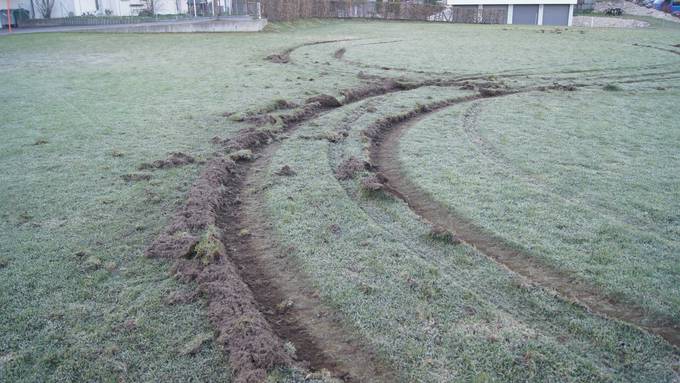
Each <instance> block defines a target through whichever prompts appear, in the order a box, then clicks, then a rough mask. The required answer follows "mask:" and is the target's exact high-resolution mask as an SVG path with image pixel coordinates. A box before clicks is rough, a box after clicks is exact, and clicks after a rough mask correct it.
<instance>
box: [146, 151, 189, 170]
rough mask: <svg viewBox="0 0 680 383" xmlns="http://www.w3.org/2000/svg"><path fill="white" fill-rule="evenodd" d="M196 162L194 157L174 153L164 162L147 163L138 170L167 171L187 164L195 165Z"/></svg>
mask: <svg viewBox="0 0 680 383" xmlns="http://www.w3.org/2000/svg"><path fill="white" fill-rule="evenodd" d="M195 161H196V160H195V159H194V157H192V156H190V155H188V154H186V153H182V152H173V153H170V155H169V156H168V158H166V159H164V160H156V161H153V162H151V163H148V162H145V163H142V164H140V165H139V166H138V167H137V168H138V169H139V170H146V169H167V168H174V167H178V166H183V165H187V164H193V163H194V162H195Z"/></svg>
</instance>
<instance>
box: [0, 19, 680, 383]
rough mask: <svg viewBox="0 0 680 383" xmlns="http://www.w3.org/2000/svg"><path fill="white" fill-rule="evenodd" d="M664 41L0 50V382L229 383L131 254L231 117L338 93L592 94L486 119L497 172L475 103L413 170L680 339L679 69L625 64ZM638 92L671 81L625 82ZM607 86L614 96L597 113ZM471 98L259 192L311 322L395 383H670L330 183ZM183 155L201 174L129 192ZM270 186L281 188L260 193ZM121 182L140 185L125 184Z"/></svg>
mask: <svg viewBox="0 0 680 383" xmlns="http://www.w3.org/2000/svg"><path fill="white" fill-rule="evenodd" d="M672 27H673V29H670V27H668V26H667V28H668V29H661V30H659V29H649V30H626V31H622V30H583V31H581V30H578V29H571V28H570V29H569V30H566V31H560V33H555V31H554V30H553V29H549V28H539V27H511V26H487V25H479V26H474V25H445V24H428V23H399V22H392V23H382V22H363V21H352V22H345V21H306V22H299V23H280V24H274V25H271V26H270V28H269V29H268V31H266V32H263V33H258V34H187V35H169V34H166V35H164V34H158V35H156V34H150V35H112V34H88V33H78V34H34V35H15V36H3V37H2V38H0V73H1V74H2V76H1V77H2V79H3V80H2V86H1V87H2V90H3V92H2V94H1V95H0V105H2V106H1V107H0V111H1V112H2V113H0V114H1V115H2V119H1V122H0V137H1V138H2V139H1V140H0V196H1V198H0V218H1V219H0V381H12V382H14V381H25V382H34V381H118V380H125V381H161V380H162V381H178V382H179V381H182V382H183V381H218V380H219V381H229V379H230V369H229V366H228V362H227V360H228V358H227V356H226V355H225V354H224V352H223V351H222V350H220V349H219V348H218V347H217V346H216V345H214V344H213V342H212V341H207V342H205V343H203V346H202V347H201V348H200V350H199V351H198V352H197V353H196V354H195V355H187V353H186V352H185V350H186V349H187V347H189V346H191V345H192V344H193V343H195V341H196V340H197V339H199V340H200V339H205V338H209V337H207V335H206V334H212V329H211V327H210V325H209V323H208V320H207V317H206V312H205V310H204V308H205V301H203V300H201V299H198V300H196V301H194V302H190V303H185V304H168V302H167V301H168V299H167V298H168V297H169V296H172V295H173V294H181V293H187V292H189V291H191V290H192V288H193V286H191V285H185V284H181V283H179V282H177V281H175V280H174V279H173V278H172V277H171V276H170V274H169V273H168V271H167V270H168V268H169V264H168V263H165V262H162V261H155V260H149V259H147V258H145V257H143V255H142V254H143V251H144V249H145V247H146V246H147V245H148V244H149V243H150V242H151V240H152V239H153V238H154V236H155V235H156V234H157V233H158V232H160V230H161V229H162V228H163V225H164V224H165V223H166V221H167V219H168V217H170V216H171V215H172V213H173V211H174V210H175V209H176V208H177V207H178V206H179V205H180V204H181V203H182V201H183V200H184V196H185V195H186V192H187V190H188V188H189V187H190V185H191V183H192V182H193V180H194V179H195V177H196V176H197V174H198V172H199V170H200V168H201V164H200V163H201V162H202V161H201V160H206V159H209V158H210V157H211V156H212V155H213V153H214V152H215V151H216V150H219V148H218V147H217V146H213V145H212V144H211V143H210V139H211V138H212V137H214V136H220V137H229V136H230V135H232V134H234V133H235V132H236V131H237V130H238V129H240V128H243V127H244V126H247V125H246V124H245V123H237V122H234V121H233V119H229V118H225V117H223V116H222V115H223V113H225V112H245V111H249V110H258V109H261V108H263V107H265V106H266V105H269V104H271V102H272V101H274V100H277V99H286V100H290V101H296V102H300V101H302V100H304V99H305V98H307V97H309V96H311V95H315V94H318V93H329V94H334V95H337V94H338V92H339V91H340V90H341V89H346V88H351V87H355V86H357V85H359V84H361V83H363V82H364V80H361V79H360V78H359V76H358V74H359V72H363V74H364V75H367V76H368V75H379V76H385V77H398V76H406V77H409V78H413V79H421V78H427V77H430V76H435V75H436V76H444V77H448V76H452V75H454V74H455V75H471V74H478V73H482V74H485V75H501V74H515V75H517V74H521V76H513V77H507V78H502V81H505V82H506V83H507V84H509V85H513V86H523V85H529V84H532V85H533V84H542V85H544V84H548V85H549V84H551V83H552V82H553V81H562V82H570V81H574V82H589V83H597V85H596V86H593V87H591V88H588V89H587V90H579V91H577V92H574V93H568V94H566V93H547V94H546V93H535V94H533V93H528V94H522V95H516V96H510V97H505V98H499V99H494V100H489V101H483V102H480V110H481V112H480V113H479V119H478V125H477V126H478V131H477V132H476V133H477V134H479V135H480V136H481V137H483V138H484V140H485V142H487V143H488V145H489V148H490V149H488V150H493V152H492V154H493V155H495V156H500V158H502V159H503V163H504V164H507V166H506V165H499V163H498V161H494V160H497V158H494V157H493V155H492V156H491V157H489V156H488V154H489V153H487V152H486V151H485V150H486V149H480V148H479V147H477V146H475V145H473V144H472V142H471V141H470V140H469V138H466V135H465V134H464V133H463V132H461V129H462V128H461V125H460V124H459V123H458V122H459V118H460V115H461V113H462V112H463V111H464V110H465V109H466V108H468V107H469V104H468V105H460V106H456V107H453V108H451V109H446V110H444V111H442V112H440V113H437V114H435V115H432V116H431V117H429V118H427V119H426V120H424V121H422V122H421V123H419V124H417V125H416V126H415V127H414V128H413V129H412V130H410V131H409V132H408V135H407V136H406V137H404V140H405V141H403V142H404V143H407V144H404V145H403V146H402V155H403V156H404V160H405V163H407V164H408V166H405V170H406V171H407V172H409V173H408V174H411V175H412V176H414V179H415V180H417V181H418V182H419V184H420V185H421V186H422V187H423V188H424V189H427V190H428V191H430V192H431V193H432V194H433V195H435V196H436V197H437V198H439V199H441V201H442V202H444V203H446V204H447V205H449V206H450V207H451V208H452V209H454V210H456V211H461V212H462V213H464V214H465V215H466V216H468V217H469V218H471V219H472V220H474V221H475V222H477V223H479V224H480V225H482V226H484V227H485V228H487V229H489V230H491V231H493V232H494V233H497V234H498V235H500V236H503V237H507V238H509V239H513V240H516V241H517V243H518V244H519V245H521V246H523V247H525V248H527V247H529V248H530V250H531V254H532V255H535V256H537V257H541V258H542V259H545V260H547V261H549V262H554V263H556V264H558V266H559V267H564V268H565V269H567V270H569V271H574V272H576V273H579V275H582V276H583V277H584V278H588V279H589V280H592V281H594V282H596V283H597V284H598V286H600V287H601V288H602V289H603V290H604V291H606V292H608V293H612V294H619V295H620V297H621V298H622V299H624V300H629V301H631V302H636V303H639V304H642V305H644V307H645V308H646V309H648V310H649V311H650V312H652V313H655V314H657V313H658V314H659V315H664V316H666V317H671V318H676V319H677V318H678V317H679V316H680V315H679V310H678V309H679V306H680V301H678V298H677V297H678V287H677V286H678V273H679V272H680V270H678V266H677V265H678V259H677V254H678V251H677V250H678V241H677V236H678V232H679V229H678V219H677V218H678V216H679V214H678V209H679V205H678V201H680V198H679V197H680V196H679V195H678V190H680V187H678V186H680V185H678V183H677V177H674V175H675V174H677V170H678V166H679V165H680V164H678V162H677V161H678V158H677V153H678V145H680V144H679V143H678V142H679V140H678V138H679V137H678V129H677V127H676V125H677V124H674V122H675V121H676V120H677V118H675V115H677V113H674V110H673V106H675V104H674V100H675V99H677V98H678V92H679V91H678V89H680V80H678V76H680V75H675V74H673V73H671V72H673V71H676V70H677V69H675V68H677V66H678V63H679V58H678V56H677V55H673V54H670V53H667V52H663V51H659V50H655V49H652V48H644V47H640V46H634V45H633V44H641V45H652V46H657V47H666V46H667V45H669V44H670V43H673V44H675V43H678V42H680V30H679V29H678V28H675V27H674V26H672ZM542 31H543V32H542ZM660 33H661V34H662V35H663V36H665V39H664V40H663V41H659V40H658V36H659V34H660ZM340 39H349V40H352V41H344V42H336V43H331V44H323V45H311V46H305V47H302V48H300V49H298V50H296V51H294V52H293V54H292V60H293V62H292V63H291V64H286V65H282V64H274V63H271V62H268V61H266V60H264V57H265V56H267V55H268V54H271V53H274V52H280V51H282V50H284V49H285V48H288V47H291V46H295V45H298V44H302V43H305V42H312V41H320V40H340ZM376 43H377V44H376ZM342 47H346V48H347V52H346V53H345V56H344V59H343V60H337V59H335V58H334V57H333V53H334V52H335V51H336V50H337V49H339V48H342ZM388 67H389V68H390V69H389V70H388V69H386V68H388ZM430 72H436V73H439V74H432V73H430ZM444 72H449V73H444ZM662 72H663V73H665V74H662V75H657V74H658V73H662ZM666 72H668V73H666ZM650 75H651V76H652V77H659V76H663V77H665V80H662V81H661V82H658V83H657V82H654V83H637V82H632V83H626V81H627V80H631V79H633V78H634V79H642V78H645V76H650ZM499 78H500V77H499ZM600 83H601V84H600ZM608 83H614V84H619V86H620V87H621V88H622V89H623V90H622V91H619V92H605V91H603V90H601V86H602V85H604V84H608ZM660 86H663V87H664V88H666V89H665V90H663V91H662V90H657V89H656V88H657V87H660ZM467 94H470V92H469V91H463V90H459V89H450V88H443V87H426V88H420V89H416V90H412V91H408V92H403V93H398V94H391V95H386V96H381V97H376V98H372V99H368V100H366V101H363V102H360V103H356V104H353V105H350V106H346V107H343V108H339V109H337V110H334V111H332V112H330V113H328V114H326V115H324V116H323V117H321V118H319V119H316V120H314V121H311V122H309V123H306V124H304V125H302V126H301V127H300V128H299V130H298V131H296V132H295V133H293V134H292V137H291V138H290V139H288V140H285V141H283V142H282V144H281V146H280V148H279V149H278V150H277V151H276V153H275V154H274V157H273V159H272V164H271V168H270V169H269V171H268V173H267V174H266V175H265V177H266V179H265V181H266V182H267V184H268V185H269V184H271V187H269V188H268V189H267V192H266V194H265V200H264V209H265V211H264V212H263V213H265V214H266V215H267V217H269V220H270V222H271V224H272V226H273V229H274V234H275V239H276V241H277V244H278V245H279V246H282V248H285V247H287V246H295V251H293V252H292V253H291V257H292V259H293V261H294V262H296V263H297V264H299V265H300V267H301V269H302V270H304V272H305V273H306V274H307V276H308V277H309V280H310V283H311V284H312V285H313V286H314V288H315V289H317V290H318V291H319V295H320V297H321V300H322V302H323V303H324V304H325V305H327V306H328V307H329V308H330V309H333V310H335V311H336V312H337V313H339V316H340V318H341V319H342V322H343V323H344V324H345V325H346V326H348V327H349V328H351V329H353V330H354V331H356V333H357V334H358V335H360V336H361V337H362V338H363V339H366V343H367V344H368V345H369V346H370V347H372V348H374V349H376V350H377V352H378V354H379V355H380V356H382V357H384V358H385V359H386V360H387V361H388V362H389V363H390V365H392V366H393V367H394V368H395V369H396V370H397V371H399V373H400V374H401V375H402V376H403V378H404V381H425V382H441V381H471V380H474V381H479V382H484V381H527V380H534V381H635V382H639V381H650V382H658V381H673V380H677V379H678V369H680V367H679V366H680V362H679V357H678V353H677V350H673V349H672V348H671V347H670V346H669V345H668V344H667V343H666V342H664V341H663V340H662V339H660V338H658V337H656V336H652V335H649V334H647V333H644V332H642V331H640V330H638V329H636V328H634V327H631V326H628V325H626V324H623V323H619V322H616V321H610V320H605V319H602V318H601V317H599V316H597V315H593V314H591V313H587V312H585V311H584V310H583V309H581V308H579V307H577V306H573V305H571V304H569V303H568V302H565V301H563V300H561V299H559V298H556V297H554V294H551V293H550V292H548V291H545V290H543V289H541V288H540V287H538V286H531V285H526V284H524V283H523V282H522V281H521V280H520V279H518V277H517V276H516V275H514V274H512V273H510V272H508V271H507V270H505V269H503V268H501V267H499V266H498V265H496V264H495V263H494V262H492V261H490V260H488V259H487V258H486V257H484V256H483V255H482V254H479V253H478V252H476V251H475V250H474V249H472V248H471V247H468V246H466V245H452V244H448V243H442V242H439V241H433V240H431V239H430V238H428V237H427V235H426V234H427V233H428V230H429V228H428V227H427V226H426V225H425V224H423V223H422V222H421V221H420V220H419V219H418V217H417V216H415V215H414V214H413V213H412V212H411V211H410V210H408V208H407V207H406V206H405V205H404V204H403V203H402V202H400V201H399V200H396V199H394V198H392V197H389V196H377V197H376V196H373V195H366V194H364V193H362V192H360V191H359V186H358V183H359V180H358V179H355V180H348V181H338V180H337V179H336V178H335V177H334V171H335V169H336V167H337V166H338V165H339V164H340V163H341V162H342V161H343V160H344V159H346V158H347V157H348V156H350V155H354V156H357V157H359V158H365V156H366V151H365V149H366V142H365V140H364V139H363V136H362V134H361V131H362V130H363V129H365V128H366V127H368V126H369V125H370V124H371V123H373V122H375V121H376V120H377V119H378V118H380V117H383V116H388V115H392V114H396V113H400V112H403V111H405V110H408V109H410V108H413V107H415V106H416V105H417V104H422V103H426V102H430V101H433V100H438V99H444V98H449V97H454V96H461V95H467ZM517 110H522V111H526V113H512V112H513V111H517ZM624 112H625V113H624ZM338 129H343V130H346V131H347V132H348V137H347V138H346V139H345V140H343V141H342V142H341V143H338V144H331V143H328V142H327V141H325V140H307V139H305V140H303V139H297V138H296V137H298V135H315V134H321V133H324V132H327V131H337V130H338ZM565 147H566V148H571V149H570V150H568V151H567V150H564V148H565ZM176 151H181V152H185V153H188V154H191V155H192V156H194V157H196V158H197V159H198V160H199V161H198V163H195V164H192V165H187V166H183V167H178V168H174V169H167V170H155V171H147V170H145V171H139V170H137V167H138V165H139V164H141V163H142V162H150V161H153V160H157V159H163V158H165V157H167V156H168V154H169V153H171V152H176ZM283 164H288V165H290V166H291V168H292V169H293V170H295V171H296V172H297V175H296V176H295V177H286V178H282V177H278V176H275V175H273V172H274V171H276V170H278V169H280V168H281V166H282V165H283ZM131 173H135V174H137V173H143V174H150V175H151V179H150V180H148V181H138V182H135V181H129V182H128V181H125V180H123V178H122V176H124V175H126V174H131ZM579 184H588V185H590V187H589V188H587V189H586V188H582V187H579ZM519 200H521V203H520V202H517V201H519ZM508 201H514V202H513V203H506V202H508ZM573 206H576V207H577V208H573ZM310 207H313V209H312V208H310ZM499 215H502V216H503V219H498V217H499ZM331 225H337V226H339V227H340V235H337V234H335V233H333V231H332V230H327V229H328V228H329V227H331ZM565 225H566V226H565ZM558 226H559V227H563V226H564V227H570V228H572V229H570V230H565V229H556V227H558ZM333 227H335V226H333ZM319 228H321V229H319ZM546 228H549V229H546ZM583 254H587V256H583Z"/></svg>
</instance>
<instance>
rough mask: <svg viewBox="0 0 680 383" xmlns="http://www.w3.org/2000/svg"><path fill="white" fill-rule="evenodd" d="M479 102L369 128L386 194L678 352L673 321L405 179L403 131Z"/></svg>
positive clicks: (524, 273) (533, 277)
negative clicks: (510, 239)
mask: <svg viewBox="0 0 680 383" xmlns="http://www.w3.org/2000/svg"><path fill="white" fill-rule="evenodd" d="M481 98H484V97H481V96H479V97H472V98H470V97H468V98H465V99H459V100H451V101H449V102H447V103H445V104H443V105H437V106H436V107H432V108H424V109H423V108H421V109H416V110H413V111H412V112H411V113H407V114H406V115H402V116H398V117H395V118H392V119H389V118H388V119H385V120H383V121H379V122H378V123H376V124H375V125H374V126H372V127H371V128H369V129H368V130H367V131H366V134H367V136H368V137H369V138H370V139H371V148H370V159H371V164H372V165H373V166H374V167H375V168H376V170H377V171H378V172H380V173H381V174H383V175H384V176H385V177H386V178H387V179H388V182H387V184H386V185H385V189H386V190H387V191H389V192H391V193H392V194H394V195H395V196H397V197H398V198H400V199H402V200H404V201H405V202H406V203H407V204H408V206H409V207H410V208H411V209H412V210H413V211H414V212H415V213H417V214H418V215H419V216H421V217H423V218H424V219H426V220H427V221H429V222H431V223H432V224H433V225H435V226H440V227H444V228H446V229H448V230H450V231H452V232H453V233H455V235H456V237H457V239H459V240H460V241H462V242H465V243H467V244H469V245H471V246H473V247H474V248H476V249H477V250H478V251H480V252H481V253H483V254H485V255H486V256H488V257H490V258H492V259H494V260H495V261H497V262H498V263H500V264H502V265H504V266H505V267H507V268H508V269H510V270H512V271H513V272H515V273H517V274H519V275H521V276H523V277H525V278H527V279H528V280H530V281H532V282H535V283H536V284H538V285H540V286H543V287H545V288H549V289H552V290H555V291H557V292H558V293H559V294H560V295H562V296H563V297H565V298H566V299H568V300H570V301H573V302H576V303H579V304H581V305H583V306H585V307H586V308H587V309H588V310H590V311H592V312H594V313H596V314H599V315H602V316H605V317H609V318H613V319H617V320H621V321H624V322H628V323H630V324H633V325H635V326H638V327H641V328H642V329H645V330H647V331H649V332H652V333H654V334H657V335H659V336H661V337H663V338H664V339H666V340H667V341H668V342H669V343H670V344H672V345H674V346H676V347H679V346H680V327H679V326H678V325H672V324H669V323H672V322H671V321H670V318H664V319H659V318H652V317H650V316H649V315H648V314H646V313H645V312H644V310H643V309H642V308H641V307H639V306H636V305H632V304H625V303H621V302H618V301H615V300H613V299H609V298H608V297H607V296H606V295H605V294H603V293H602V292H601V291H599V290H598V289H597V288H596V287H594V286H592V285H591V284H589V283H587V282H585V281H583V280H580V279H579V278H576V277H573V276H570V275H568V274H566V273H563V272H561V271H559V270H556V269H554V268H552V267H550V266H548V265H546V264H544V263H542V262H540V261H539V260H537V259H535V258H533V257H531V256H529V255H527V254H524V253H523V252H521V251H519V250H517V249H516V247H513V246H512V245H511V244H509V243H507V242H505V241H504V240H502V239H500V238H498V237H496V236H494V235H492V234H489V233H487V232H485V231H484V230H483V229H481V228H480V227H478V226H475V225H474V224H473V223H471V222H469V221H467V220H466V219H464V218H463V217H461V216H459V215H457V214H455V212H453V211H451V209H450V208H449V207H448V206H445V205H443V204H441V203H438V202H437V201H435V200H434V199H433V198H431V197H430V196H429V195H428V194H427V193H426V192H424V191H423V190H421V189H420V188H419V187H418V186H416V185H415V184H414V183H412V182H411V181H410V180H409V179H408V178H407V177H405V176H404V175H403V173H402V171H401V168H400V163H399V155H398V145H399V140H400V139H401V137H402V135H403V134H404V132H406V131H407V130H408V129H409V128H410V127H411V126H413V125H414V124H415V123H417V122H418V121H420V120H421V119H423V118H424V117H425V116H427V115H428V114H429V113H432V112H435V111H437V110H441V109H443V108H445V107H447V106H451V105H454V104H458V103H462V102H467V101H471V100H474V99H481Z"/></svg>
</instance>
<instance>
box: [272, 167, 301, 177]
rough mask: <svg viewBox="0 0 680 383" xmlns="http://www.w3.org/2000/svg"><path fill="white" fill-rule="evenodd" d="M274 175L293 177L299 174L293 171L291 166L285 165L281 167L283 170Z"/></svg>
mask: <svg viewBox="0 0 680 383" xmlns="http://www.w3.org/2000/svg"><path fill="white" fill-rule="evenodd" d="M274 174H276V175H277V176H285V177H292V176H294V175H296V174H297V173H296V172H295V171H294V170H293V169H291V168H290V166H288V165H283V167H281V169H279V170H278V171H276V172H275V173H274Z"/></svg>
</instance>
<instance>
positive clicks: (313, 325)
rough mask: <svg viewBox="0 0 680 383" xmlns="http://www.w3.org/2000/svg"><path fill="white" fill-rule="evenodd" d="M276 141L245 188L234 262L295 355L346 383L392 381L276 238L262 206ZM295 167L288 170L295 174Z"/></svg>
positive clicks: (235, 223)
mask: <svg viewBox="0 0 680 383" xmlns="http://www.w3.org/2000/svg"><path fill="white" fill-rule="evenodd" d="M278 146H279V145H278V143H275V144H272V145H270V146H268V147H266V148H265V149H264V150H263V151H262V152H261V153H260V156H259V157H258V159H257V160H256V161H255V162H254V163H253V164H252V166H250V168H249V171H248V173H247V175H246V178H245V181H244V187H243V188H242V190H241V193H240V198H239V200H240V201H241V203H240V205H239V211H238V214H237V215H236V216H235V217H234V218H235V221H233V222H232V223H231V224H232V225H233V226H235V227H237V228H241V231H239V232H238V233H234V231H233V230H232V233H231V234H227V238H226V239H227V242H228V243H231V244H232V245H233V246H234V255H233V257H234V262H235V263H236V264H237V266H238V268H239V270H240V274H241V277H242V278H243V280H244V281H246V283H247V284H248V286H249V287H250V289H251V291H253V293H254V295H255V299H256V300H257V301H258V304H259V308H260V311H261V312H262V313H263V314H264V316H265V317H266V319H267V321H268V322H269V323H271V325H272V327H273V329H274V331H275V333H276V334H277V335H278V336H279V337H280V338H281V339H283V340H287V341H290V342H292V343H293V344H294V345H295V349H296V356H297V359H299V360H300V361H305V362H307V363H309V367H310V368H311V369H313V370H321V369H326V370H328V371H330V372H331V373H332V375H333V376H334V377H336V378H339V379H342V380H344V381H348V382H394V381H397V380H398V379H395V376H394V374H393V372H392V371H394V370H393V369H392V368H389V367H387V365H386V364H385V362H383V361H381V360H379V359H378V358H377V356H376V355H375V353H373V352H371V351H370V350H368V349H367V348H366V347H365V346H363V345H362V341H361V340H360V339H359V338H358V337H356V336H354V335H352V332H351V331H348V330H346V329H345V328H343V326H342V325H340V324H339V318H337V317H336V316H335V314H333V312H332V311H331V310H329V309H327V308H325V307H324V306H323V305H322V304H321V303H320V301H319V299H318V293H317V292H316V291H314V290H313V289H311V288H310V287H309V286H312V283H311V281H309V280H308V278H307V277H306V276H305V275H304V274H303V273H301V272H300V271H299V270H298V269H297V267H296V266H295V265H294V264H293V263H292V262H291V261H290V260H289V259H288V258H287V253H288V252H290V251H291V250H292V249H281V248H279V247H278V246H277V245H276V241H275V240H274V239H273V238H272V237H273V234H272V231H271V229H270V227H269V225H268V223H267V221H268V220H267V219H266V216H265V214H264V213H263V212H264V211H265V210H264V208H263V206H262V193H263V192H264V190H266V185H265V184H264V183H263V182H264V177H263V175H264V174H263V173H265V172H266V169H267V168H268V166H269V163H270V159H271V155H272V153H274V152H275V151H276V149H277V148H278ZM293 171H294V169H292V170H291V171H289V172H286V173H287V174H290V175H280V176H278V177H285V176H294V173H293Z"/></svg>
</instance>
